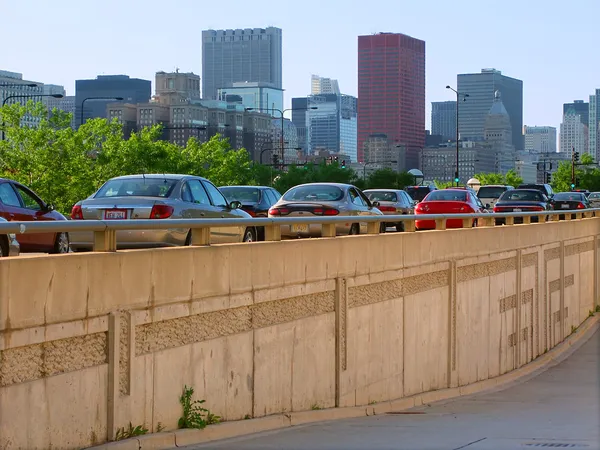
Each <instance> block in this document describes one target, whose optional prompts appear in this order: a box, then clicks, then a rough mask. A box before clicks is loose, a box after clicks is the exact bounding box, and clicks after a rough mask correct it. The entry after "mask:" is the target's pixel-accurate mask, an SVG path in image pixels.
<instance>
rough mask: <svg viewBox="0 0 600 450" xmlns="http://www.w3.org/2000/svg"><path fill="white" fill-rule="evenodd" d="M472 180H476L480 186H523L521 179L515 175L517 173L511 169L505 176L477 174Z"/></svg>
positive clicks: (499, 174)
mask: <svg viewBox="0 0 600 450" xmlns="http://www.w3.org/2000/svg"><path fill="white" fill-rule="evenodd" d="M473 178H477V179H478V180H479V182H480V183H481V185H482V186H485V185H490V184H504V185H508V186H515V187H516V186H518V185H520V184H523V178H521V177H520V176H519V175H517V172H515V171H514V170H512V169H511V170H509V171H508V172H506V175H502V174H501V173H478V174H475V176H474V177H473Z"/></svg>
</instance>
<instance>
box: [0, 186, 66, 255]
mask: <svg viewBox="0 0 600 450" xmlns="http://www.w3.org/2000/svg"><path fill="white" fill-rule="evenodd" d="M0 217H2V218H4V219H6V220H7V221H9V222H34V221H35V222H45V221H55V220H65V221H66V220H67V218H66V217H65V216H63V215H62V214H61V213H59V212H58V211H55V210H54V206H52V205H51V204H48V203H46V202H44V201H43V200H42V199H41V198H40V197H39V196H38V195H37V194H36V193H35V192H33V191H32V190H31V189H29V188H28V187H27V186H25V185H23V184H21V183H18V182H16V181H13V180H9V179H6V178H0ZM17 241H18V242H19V247H20V251H21V253H26V252H35V253H69V234H68V233H66V232H58V233H56V232H53V233H24V234H19V235H17Z"/></svg>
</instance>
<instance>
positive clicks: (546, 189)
mask: <svg viewBox="0 0 600 450" xmlns="http://www.w3.org/2000/svg"><path fill="white" fill-rule="evenodd" d="M517 189H535V190H538V191H540V192H541V193H542V194H544V195H545V196H546V197H547V198H549V199H550V198H552V197H553V196H554V190H553V189H552V186H550V185H549V184H520V185H519V186H518V187H517Z"/></svg>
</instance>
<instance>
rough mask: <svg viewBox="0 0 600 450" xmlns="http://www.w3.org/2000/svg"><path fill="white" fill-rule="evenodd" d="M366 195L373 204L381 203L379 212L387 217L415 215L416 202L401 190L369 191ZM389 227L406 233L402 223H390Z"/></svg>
mask: <svg viewBox="0 0 600 450" xmlns="http://www.w3.org/2000/svg"><path fill="white" fill-rule="evenodd" d="M364 192H365V195H366V196H367V197H369V200H371V201H372V202H379V210H380V211H381V212H382V213H383V214H386V215H401V214H414V206H415V202H414V200H413V199H412V198H411V197H410V195H408V193H407V192H406V191H403V190H401V189H367V190H366V191H364ZM387 226H390V227H391V226H394V227H396V231H404V224H403V223H402V222H388V224H387Z"/></svg>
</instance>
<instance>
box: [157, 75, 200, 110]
mask: <svg viewBox="0 0 600 450" xmlns="http://www.w3.org/2000/svg"><path fill="white" fill-rule="evenodd" d="M154 90H155V94H156V97H158V99H159V102H160V103H162V104H168V105H172V104H175V103H183V102H186V101H191V100H199V99H200V76H199V75H196V74H195V73H193V72H187V73H186V72H179V69H178V70H176V71H175V72H170V73H167V72H163V71H160V72H156V75H155V81H154Z"/></svg>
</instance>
